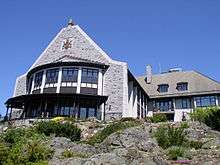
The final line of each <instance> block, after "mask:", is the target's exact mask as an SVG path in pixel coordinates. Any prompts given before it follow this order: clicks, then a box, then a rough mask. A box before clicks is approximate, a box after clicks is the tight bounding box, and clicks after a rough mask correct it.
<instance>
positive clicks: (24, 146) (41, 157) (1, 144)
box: [0, 128, 53, 165]
mask: <svg viewBox="0 0 220 165" xmlns="http://www.w3.org/2000/svg"><path fill="white" fill-rule="evenodd" d="M43 140H46V139H45V137H44V135H42V134H39V133H38V132H36V130H35V129H34V128H14V129H8V130H7V131H6V132H5V133H3V134H1V137H0V165H1V164H18V165H23V164H33V163H35V164H38V165H40V164H41V165H43V164H45V163H46V162H47V161H46V160H47V159H49V158H50V157H51V156H52V154H53V152H52V151H51V150H50V149H48V148H47V147H46V145H45V144H44V143H43Z"/></svg>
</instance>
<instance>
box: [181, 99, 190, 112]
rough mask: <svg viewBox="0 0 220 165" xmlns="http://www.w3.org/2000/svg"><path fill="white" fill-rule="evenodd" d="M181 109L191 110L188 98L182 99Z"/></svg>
mask: <svg viewBox="0 0 220 165" xmlns="http://www.w3.org/2000/svg"><path fill="white" fill-rule="evenodd" d="M180 108H181V109H187V108H191V103H190V99H187V98H183V99H181V105H180Z"/></svg>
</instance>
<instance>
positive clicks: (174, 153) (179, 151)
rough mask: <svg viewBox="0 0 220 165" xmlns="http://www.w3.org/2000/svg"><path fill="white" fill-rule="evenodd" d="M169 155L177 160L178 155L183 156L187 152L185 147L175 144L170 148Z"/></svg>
mask: <svg viewBox="0 0 220 165" xmlns="http://www.w3.org/2000/svg"><path fill="white" fill-rule="evenodd" d="M167 151H168V153H167V154H168V157H169V159H172V160H177V158H178V157H183V156H184V153H185V149H184V148H183V147H177V146H173V147H170V148H168V150H167Z"/></svg>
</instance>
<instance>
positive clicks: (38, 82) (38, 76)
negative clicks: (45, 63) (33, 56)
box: [34, 71, 44, 88]
mask: <svg viewBox="0 0 220 165" xmlns="http://www.w3.org/2000/svg"><path fill="white" fill-rule="evenodd" d="M43 74H44V72H43V71H40V72H37V73H35V78H34V88H37V87H41V85H42V80H43Z"/></svg>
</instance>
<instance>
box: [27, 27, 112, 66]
mask: <svg viewBox="0 0 220 165" xmlns="http://www.w3.org/2000/svg"><path fill="white" fill-rule="evenodd" d="M66 40H69V41H71V46H70V48H68V49H62V45H63V44H64V43H65V41H66ZM89 59H93V60H92V61H93V62H98V63H105V64H109V63H110V62H112V61H113V60H112V59H111V58H110V57H109V56H108V55H107V54H106V53H105V52H104V51H103V50H102V49H101V48H100V47H99V46H98V45H97V44H96V43H95V42H94V41H93V40H92V39H91V38H90V37H89V36H88V35H87V34H86V33H85V32H84V31H83V30H82V29H81V28H80V27H79V26H78V25H68V26H67V27H65V28H63V29H62V30H61V31H60V32H59V33H58V34H57V36H56V37H55V38H54V39H53V40H52V41H51V43H50V44H49V45H48V47H47V48H46V49H45V50H44V52H43V53H42V54H41V55H40V56H39V58H38V59H37V60H36V61H35V63H34V64H33V65H32V66H31V68H30V69H29V70H32V69H33V68H35V67H38V66H41V65H45V64H49V63H54V62H55V61H65V62H67V61H68V62H69V60H70V61H74V60H83V61H87V62H89V61H90V60H89ZM90 62H91V61H90Z"/></svg>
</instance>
